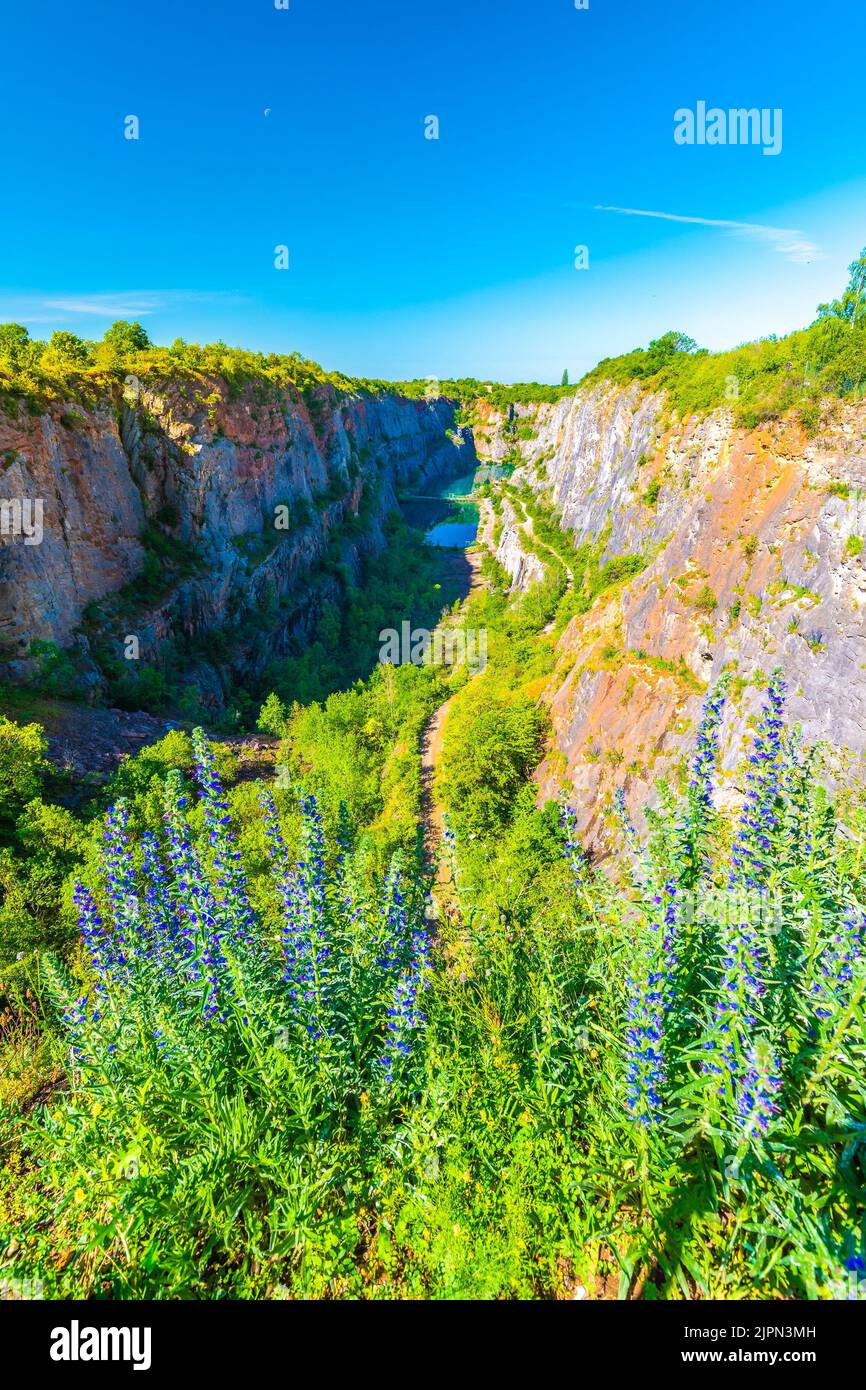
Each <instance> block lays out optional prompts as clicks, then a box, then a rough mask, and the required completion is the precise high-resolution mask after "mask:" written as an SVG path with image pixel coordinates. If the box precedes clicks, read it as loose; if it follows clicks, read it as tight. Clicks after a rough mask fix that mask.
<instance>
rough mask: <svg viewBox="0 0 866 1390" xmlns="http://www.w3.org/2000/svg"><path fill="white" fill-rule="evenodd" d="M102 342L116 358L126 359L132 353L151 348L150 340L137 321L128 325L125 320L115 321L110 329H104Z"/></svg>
mask: <svg viewBox="0 0 866 1390" xmlns="http://www.w3.org/2000/svg"><path fill="white" fill-rule="evenodd" d="M102 341H103V343H104V344H105V346H106V347H107V348H110V349H111V350H112V351H113V352H114V353H116V354H117V356H118V357H127V356H128V355H129V354H130V353H132V352H143V351H144V349H145V348H149V347H150V346H151V342H150V339H149V338H148V336H147V334H146V333H145V331H144V329H143V328H142V326H141V324H140V323H138V322H137V321H136V322H135V323H128V322H127V321H126V319H117V321H116V322H115V323H113V324H112V325H111V327H110V328H108V329H106V331H105V336H104V338H103V339H102Z"/></svg>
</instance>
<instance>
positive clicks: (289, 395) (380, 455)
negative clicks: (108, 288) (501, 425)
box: [0, 375, 475, 705]
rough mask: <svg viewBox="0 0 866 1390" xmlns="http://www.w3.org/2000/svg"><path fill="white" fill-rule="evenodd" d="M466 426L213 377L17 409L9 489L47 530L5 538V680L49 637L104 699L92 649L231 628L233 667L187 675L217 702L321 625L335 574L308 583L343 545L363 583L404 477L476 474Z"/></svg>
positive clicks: (411, 406) (200, 664)
mask: <svg viewBox="0 0 866 1390" xmlns="http://www.w3.org/2000/svg"><path fill="white" fill-rule="evenodd" d="M31 410H32V407H31ZM453 426H454V406H453V404H452V403H451V402H449V401H447V400H445V399H438V400H435V401H428V400H410V399H406V398H403V397H400V396H397V395H394V394H388V393H379V394H375V393H361V392H359V393H357V394H355V393H348V392H340V391H338V390H336V389H335V388H334V387H332V386H330V385H326V384H322V385H320V386H317V387H316V388H315V389H314V390H311V391H308V392H305V393H301V392H299V391H296V390H294V389H293V388H288V389H283V388H277V387H275V386H273V385H272V384H271V383H269V382H266V381H258V380H253V381H251V382H248V383H247V384H246V385H244V386H242V387H240V388H239V387H237V386H236V385H231V386H230V384H229V383H228V382H227V381H226V380H224V379H222V378H219V377H213V378H202V377H201V376H200V375H199V376H196V377H190V376H189V375H187V376H181V375H178V376H177V377H173V378H171V379H167V380H164V381H160V382H158V383H153V382H151V381H148V382H146V383H137V382H134V383H131V384H130V385H128V386H127V388H126V389H125V391H124V393H123V394H121V392H120V388H119V387H118V389H117V391H116V392H115V393H113V394H112V395H105V396H104V397H103V398H101V399H98V400H96V401H92V402H90V403H89V404H87V405H86V406H82V405H80V404H73V403H63V402H53V403H50V404H46V405H45V406H44V407H43V408H42V409H41V411H39V412H37V413H31V412H30V411H28V410H27V409H25V408H24V404H23V403H22V404H21V406H20V408H19V409H18V411H17V413H16V411H15V409H14V407H8V408H7V413H6V414H0V461H2V463H3V465H4V468H3V471H2V474H0V492H2V493H3V496H4V497H5V498H9V499H12V498H30V499H40V500H41V502H42V507H43V518H44V519H43V528H44V534H43V536H42V539H41V543H39V544H25V543H24V542H23V539H22V538H21V537H20V536H19V537H16V536H15V535H10V534H6V535H4V536H3V537H2V547H0V612H2V616H0V642H2V660H3V675H4V676H5V677H6V678H7V679H13V680H14V679H20V678H22V677H24V676H26V675H27V674H28V670H29V667H30V663H29V662H28V660H27V656H26V653H27V650H28V647H29V644H30V641H31V640H32V639H39V640H42V641H49V642H53V643H55V644H57V645H58V646H59V647H65V648H67V649H71V650H72V651H73V652H74V653H75V654H76V662H77V667H78V672H79V680H80V681H81V683H82V684H84V685H85V686H86V685H88V684H90V685H92V686H94V687H95V688H98V687H99V684H100V674H99V668H98V664H97V663H96V662H94V660H93V655H94V649H95V648H96V647H99V648H100V649H101V650H103V649H104V650H105V651H107V654H108V657H109V659H112V658H113V659H115V660H116V659H118V658H119V657H121V656H122V645H121V644H122V639H123V637H124V636H125V635H127V634H131V635H134V636H135V637H136V638H137V639H138V642H139V647H140V657H141V659H142V661H145V662H148V661H156V662H158V661H159V659H160V654H161V652H163V651H164V649H165V648H164V644H165V643H166V642H168V641H171V642H173V643H175V645H176V646H178V647H179V648H180V649H181V650H182V649H183V648H184V647H185V646H188V645H189V644H191V643H198V644H199V646H200V645H201V641H202V639H206V638H207V635H208V634H209V633H213V632H216V631H220V632H221V633H222V634H224V635H225V633H226V632H228V634H229V641H228V643H224V644H223V645H224V650H223V651H222V653H221V659H220V661H219V662H217V661H208V660H206V659H205V660H202V659H201V657H200V656H199V657H198V658H197V664H196V666H195V669H194V671H192V672H191V675H194V677H195V679H196V681H197V683H198V684H199V686H200V688H201V689H202V691H203V693H204V694H205V695H206V697H207V698H208V699H209V702H210V703H212V704H214V705H218V704H219V703H220V701H221V698H222V694H223V686H224V671H225V669H227V668H230V669H231V670H232V671H233V672H234V673H235V674H238V675H242V674H248V673H249V671H250V670H251V669H252V670H255V669H258V667H259V666H260V665H261V664H263V662H264V660H265V659H266V658H270V657H273V656H274V655H278V654H280V653H281V652H282V651H284V650H286V648H287V644H288V641H289V638H290V637H291V636H292V634H297V633H298V632H301V633H303V632H304V631H305V629H307V628H309V626H310V625H311V624H312V622H313V621H314V619H315V617H316V616H317V613H318V610H319V608H320V607H321V603H322V601H323V598H324V597H326V596H327V593H328V578H327V575H324V576H320V580H321V582H320V583H319V584H318V585H317V586H316V587H315V588H311V587H310V586H309V585H308V584H307V583H305V581H306V580H307V579H308V578H309V576H310V575H311V573H312V572H313V571H314V569H315V568H316V567H317V565H318V564H319V562H320V561H321V559H322V557H323V555H324V554H325V552H326V551H327V550H328V547H329V546H331V548H332V552H333V548H334V546H336V547H337V555H338V560H339V563H342V564H346V565H348V566H349V567H350V569H352V568H354V569H355V570H357V566H358V563H359V560H360V557H361V556H362V555H364V554H365V553H370V552H371V551H375V549H376V548H378V547H380V546H381V545H382V543H383V538H382V531H381V523H382V520H383V518H384V516H385V515H386V514H387V512H388V511H389V510H391V509H393V507H394V506H395V487H396V486H397V485H398V484H399V483H400V482H402V481H405V480H406V479H407V478H409V477H410V475H413V474H414V475H416V476H418V477H422V478H423V477H426V478H429V477H433V476H446V477H448V476H454V475H457V474H459V473H460V472H466V471H471V468H472V467H473V465H474V457H475V456H474V448H473V444H472V440H471V436H464V435H463V434H462V433H461V431H460V430H459V429H458V430H456V431H455V430H454V429H453ZM281 526H282V527H283V528H284V529H278V528H279V527H281ZM331 584H332V586H333V587H334V588H336V582H335V581H334V580H331ZM263 611H264V612H266V613H267V615H268V618H267V623H266V630H265V631H264V632H263V628H262V626H261V624H257V623H255V621H254V620H255V618H256V616H257V615H259V616H260V615H261V614H262V612H263Z"/></svg>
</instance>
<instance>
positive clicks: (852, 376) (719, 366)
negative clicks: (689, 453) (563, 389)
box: [581, 247, 866, 428]
mask: <svg viewBox="0 0 866 1390" xmlns="http://www.w3.org/2000/svg"><path fill="white" fill-rule="evenodd" d="M849 272H850V278H849V282H848V285H847V287H846V289H845V290H844V292H843V294H842V297H841V299H835V300H833V301H832V303H830V304H819V306H818V318H817V319H816V320H815V322H814V323H813V324H812V325H811V326H810V327H809V328H804V329H800V330H798V331H797V332H794V333H789V334H787V335H786V336H785V337H783V338H779V337H777V336H776V335H775V334H771V335H770V336H769V337H768V338H762V339H759V340H758V341H756V342H753V343H743V344H742V345H741V346H740V347H736V348H733V349H732V350H731V351H729V352H712V353H711V352H709V351H708V350H707V349H706V348H698V347H697V344H696V343H695V342H694V340H693V339H692V338H687V337H686V336H685V335H684V334H682V333H677V332H669V333H665V334H663V335H662V337H660V338H656V339H654V340H653V341H652V342H651V343H650V345H649V347H648V348H635V349H634V351H632V352H627V353H624V354H622V356H620V357H607V358H605V359H604V361H602V362H599V364H598V365H597V366H596V367H593V369H592V371H590V372H588V373H587V375H586V376H585V377H584V378H583V381H582V382H581V385H583V386H589V385H594V384H596V383H600V382H603V381H613V382H616V383H622V384H625V383H627V382H633V381H637V382H639V383H640V384H641V386H643V387H645V388H647V389H650V390H658V391H665V392H666V393H667V395H668V398H669V400H670V403H671V405H672V406H673V407H674V409H676V410H677V411H679V413H680V415H683V416H684V415H688V414H691V413H694V412H701V411H706V410H714V409H716V408H717V407H719V406H724V405H729V406H731V408H732V409H733V411H734V415H735V418H736V419H737V422H738V423H740V424H743V425H745V426H746V427H751V426H753V425H756V424H759V423H760V422H761V421H763V420H770V419H777V418H778V417H780V416H781V415H784V414H785V413H786V411H789V410H794V409H798V410H799V411H800V413H801V416H802V418H803V422H804V424H805V425H806V426H807V428H811V427H812V426H814V425H815V424H816V423H817V419H818V408H819V403H820V400H821V397H822V396H827V395H834V396H849V397H851V396H854V397H859V396H861V395H862V394H863V392H864V390H866V247H864V249H863V251H862V252H861V254H860V256H859V257H858V259H857V260H855V261H853V262H852V263H851V266H850V267H849Z"/></svg>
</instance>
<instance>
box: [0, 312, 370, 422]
mask: <svg viewBox="0 0 866 1390" xmlns="http://www.w3.org/2000/svg"><path fill="white" fill-rule="evenodd" d="M183 376H188V377H193V378H195V377H197V378H199V379H201V378H207V377H215V376H218V377H222V378H223V379H224V380H225V381H226V382H227V383H228V385H229V388H230V390H232V389H234V390H241V389H242V388H243V387H244V386H245V385H247V384H249V383H251V382H259V383H270V384H271V385H273V386H274V387H276V388H286V387H290V388H294V389H295V390H296V391H298V392H299V393H301V394H304V393H307V392H310V391H312V390H315V389H316V388H321V387H327V386H330V387H332V388H334V389H335V390H338V391H346V392H357V391H359V390H362V389H366V388H365V387H364V384H363V383H361V382H359V381H357V380H355V379H354V378H352V377H348V376H345V375H344V374H343V373H342V372H326V371H325V370H324V368H323V367H320V366H319V364H318V363H317V362H312V361H310V359H309V358H307V357H304V356H302V354H301V353H299V352H292V353H273V352H271V353H261V352H248V351H246V350H245V349H243V348H233V347H228V346H227V344H225V343H223V342H216V343H206V344H205V345H204V346H202V345H200V344H198V343H187V342H185V341H184V340H183V339H182V338H176V339H175V341H174V342H173V343H172V344H171V346H170V347H158V346H157V345H155V344H154V343H151V341H150V339H149V338H148V336H147V333H146V332H145V330H144V329H143V328H142V326H141V324H138V323H126V322H124V321H123V320H119V321H118V322H117V323H114V324H112V326H111V327H110V328H109V329H108V330H107V332H106V333H105V336H104V337H103V338H102V339H101V341H99V342H89V341H86V340H85V339H83V338H79V337H77V336H76V335H75V334H74V333H67V332H56V333H52V335H51V337H50V338H49V339H48V340H47V341H43V340H40V339H36V338H31V337H30V335H29V333H28V331H27V329H26V328H24V327H23V326H22V325H21V324H16V323H6V324H0V399H2V398H3V397H6V398H11V399H14V398H16V397H19V398H23V399H24V401H25V402H26V403H27V405H28V406H29V407H41V406H43V405H44V404H45V403H47V402H48V401H50V400H53V399H61V398H63V399H69V398H73V399H78V400H84V401H95V400H98V399H99V398H100V397H102V396H104V395H106V394H107V393H109V392H110V391H111V388H112V386H115V387H116V386H117V385H118V384H120V383H121V382H123V381H125V380H126V378H128V377H135V378H137V379H139V380H141V381H144V382H146V381H148V380H153V379H154V378H157V379H161V378H165V377H172V378H176V377H183Z"/></svg>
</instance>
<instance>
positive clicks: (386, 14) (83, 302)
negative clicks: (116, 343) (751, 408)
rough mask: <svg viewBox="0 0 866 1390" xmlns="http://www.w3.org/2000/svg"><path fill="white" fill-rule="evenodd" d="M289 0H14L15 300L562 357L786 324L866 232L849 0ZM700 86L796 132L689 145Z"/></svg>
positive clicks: (510, 364)
mask: <svg viewBox="0 0 866 1390" xmlns="http://www.w3.org/2000/svg"><path fill="white" fill-rule="evenodd" d="M289 3H290V8H289V9H288V11H285V10H278V9H276V8H275V6H274V4H273V0H236V3H229V0H209V2H208V3H202V4H189V3H171V4H169V3H167V0H139V2H138V3H137V4H135V5H120V4H118V3H117V0H112V2H111V3H108V0H104V2H101V3H87V0H83V3H80V4H75V5H70V4H68V3H58V0H48V3H44V4H40V5H32V4H31V5H24V4H22V5H18V6H16V7H11V6H10V7H7V10H6V14H5V16H4V21H3V28H4V48H5V51H6V55H7V62H6V64H4V76H3V82H2V85H0V126H2V129H3V132H4V136H5V139H4V142H3V143H4V152H5V159H4V177H3V193H2V201H3V205H4V206H3V208H2V217H0V320H3V319H9V318H14V319H16V320H19V321H21V322H24V323H26V324H27V326H28V327H29V328H30V330H31V332H32V333H34V334H35V335H40V336H45V335H47V334H48V333H50V331H51V330H52V329H53V328H57V327H64V328H69V329H72V330H73V331H75V332H79V333H82V334H83V335H85V336H88V337H98V336H101V334H102V332H103V331H104V329H105V327H106V326H107V324H108V323H109V322H111V320H112V319H114V318H117V317H129V318H132V317H136V318H139V319H140V320H141V321H142V323H143V324H144V325H145V326H146V328H147V330H148V332H149V333H150V335H151V337H152V338H153V339H154V340H155V341H157V342H170V341H171V340H172V339H173V338H175V337H176V336H183V337H185V338H188V339H192V340H198V341H204V340H212V339H215V338H222V339H223V340H225V341H227V342H230V343H235V344H239V345H242V346H246V347H252V348H260V349H263V350H275V351H289V350H292V349H297V350H299V351H301V352H304V353H305V354H307V355H308V356H310V357H314V358H316V359H317V360H319V361H321V362H322V363H323V364H324V365H325V366H327V367H339V368H342V369H343V370H345V371H348V372H353V373H358V374H364V375H371V376H385V377H401V376H403V377H411V376H439V377H445V376H450V375H463V374H471V375H475V376H479V377H484V378H497V379H500V380H527V379H538V380H557V381H558V380H559V377H560V374H561V372H562V369H563V367H565V366H567V367H568V368H569V371H570V373H571V376H572V379H575V378H576V377H578V376H579V375H580V374H581V373H582V372H584V371H585V370H587V369H588V368H589V367H590V366H591V365H593V363H594V362H595V361H597V360H598V359H599V358H600V357H603V356H607V355H609V354H611V353H614V352H618V351H622V350H625V349H628V348H629V347H633V346H636V345H637V344H639V343H643V342H646V341H648V339H649V338H650V337H651V336H654V335H656V334H657V333H660V332H663V331H664V330H666V329H668V328H670V327H675V328H678V329H682V330H684V331H686V332H688V333H690V334H692V335H693V336H694V337H696V338H697V339H698V340H699V341H700V342H701V343H703V344H705V345H707V346H710V347H723V346H729V345H732V344H734V343H736V342H739V341H743V340H745V339H747V338H751V337H755V336H758V335H760V334H762V333H767V332H771V331H777V332H783V331H785V330H787V329H789V328H793V327H797V326H800V325H802V324H803V323H806V322H808V321H810V319H811V318H812V317H813V316H814V314H813V311H814V307H815V305H816V304H817V303H818V302H819V301H820V300H822V299H825V298H827V297H828V296H830V295H832V294H834V293H837V292H838V291H839V290H840V289H841V287H842V285H843V283H844V281H845V279H846V275H845V267H846V266H847V264H848V262H849V261H850V260H852V259H853V258H854V256H855V254H856V253H857V252H858V251H859V249H860V247H861V246H862V245H863V244H864V242H866V170H864V158H863V152H864V149H866V139H864V136H866V129H864V125H866V122H864V117H863V107H862V101H863V98H862V81H861V73H860V69H861V68H862V60H861V58H860V56H859V49H860V38H861V36H862V32H861V26H862V12H861V9H860V6H859V5H858V4H857V3H855V0H821V4H820V5H816V4H815V3H814V0H786V2H785V3H784V4H780V3H778V0H727V3H725V4H712V5H711V4H701V3H697V0H590V7H589V9H588V10H586V11H578V10H576V9H575V8H574V0H417V2H416V0H289ZM699 100H704V101H706V102H707V104H708V106H719V107H723V108H728V107H730V106H736V107H739V106H745V107H752V106H754V107H759V108H760V107H767V108H777V107H779V108H781V109H782V111H783V144H782V151H781V153H780V154H779V155H777V156H765V155H763V154H762V151H761V149H760V148H755V147H742V146H733V147H730V146H729V147H724V148H720V147H709V146H692V147H682V146H679V145H677V144H675V142H674V139H673V130H674V112H675V110H676V109H677V108H680V107H685V106H690V107H695V105H696V103H697V102H698V101H699ZM131 114H132V115H137V116H138V117H139V119H140V139H139V140H138V141H128V140H125V139H124V138H123V122H124V117H126V116H127V115H131ZM433 114H435V115H437V116H438V117H439V121H440V138H439V140H438V141H432V140H425V139H424V118H425V117H426V116H428V115H433ZM599 206H604V207H616V208H630V209H636V210H640V211H656V212H658V211H661V212H666V213H673V214H676V215H678V216H680V217H689V218H702V219H708V220H709V221H710V222H717V221H723V222H738V223H746V224H749V227H751V228H753V230H744V229H739V230H738V229H736V228H729V227H727V228H726V227H718V226H712V225H706V224H705V223H703V222H674V221H670V220H666V219H660V218H656V217H641V216H634V215H628V214H626V213H623V212H602V211H598V210H596V209H597V208H598V207H599ZM761 228H771V229H773V228H776V229H782V230H783V231H784V232H786V233H789V232H790V233H796V234H797V235H796V236H788V235H784V236H781V237H774V236H773V235H772V232H767V231H762V230H760V229H761ZM277 244H286V245H288V247H289V249H290V259H291V264H290V269H289V270H288V271H277V270H275V269H274V268H273V260H274V247H275V246H276V245H277ZM578 244H584V245H586V246H588V248H589V255H590V267H589V269H588V270H586V271H577V270H575V269H574V266H573V260H574V247H575V246H576V245H578Z"/></svg>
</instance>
